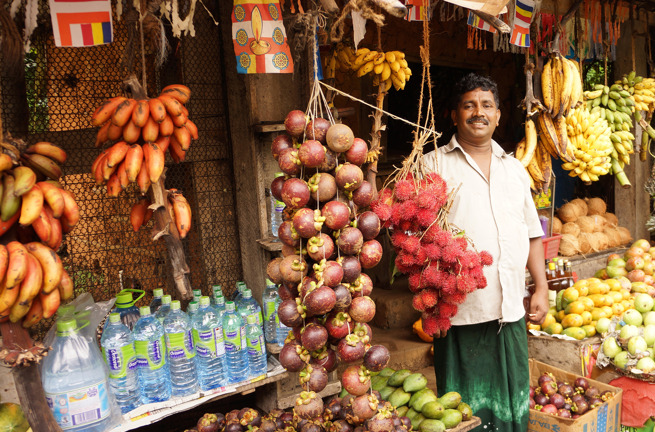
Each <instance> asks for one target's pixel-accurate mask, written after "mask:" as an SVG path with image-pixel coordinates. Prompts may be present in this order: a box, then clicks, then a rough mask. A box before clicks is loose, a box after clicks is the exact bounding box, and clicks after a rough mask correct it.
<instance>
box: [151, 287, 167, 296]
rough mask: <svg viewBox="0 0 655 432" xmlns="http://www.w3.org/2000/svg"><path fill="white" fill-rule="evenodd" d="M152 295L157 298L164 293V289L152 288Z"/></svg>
mask: <svg viewBox="0 0 655 432" xmlns="http://www.w3.org/2000/svg"><path fill="white" fill-rule="evenodd" d="M152 295H153V297H157V298H159V297H161V296H163V295H164V290H163V289H161V288H155V289H154V290H152Z"/></svg>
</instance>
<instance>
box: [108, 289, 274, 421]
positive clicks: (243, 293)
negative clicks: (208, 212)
mask: <svg viewBox="0 0 655 432" xmlns="http://www.w3.org/2000/svg"><path fill="white" fill-rule="evenodd" d="M213 293H214V294H213V296H212V299H211V300H210V298H209V297H206V296H201V295H200V291H199V290H194V300H193V301H192V302H190V304H189V307H188V308H187V312H183V311H182V310H181V309H180V302H179V301H171V297H170V296H165V295H163V292H162V291H161V290H155V292H154V293H153V294H154V299H153V301H152V303H151V306H146V307H142V308H141V309H139V310H136V311H135V310H134V309H136V308H134V309H133V310H131V311H125V310H122V311H120V313H116V314H111V315H110V319H109V321H110V322H109V324H108V325H107V326H106V328H105V331H104V332H103V335H102V338H101V346H102V349H103V353H104V357H105V361H106V363H107V366H108V367H109V386H110V388H111V390H112V393H113V394H114V395H115V397H116V401H117V403H118V405H119V406H120V408H121V411H122V412H123V413H126V412H129V411H131V410H133V409H134V408H136V407H137V406H139V405H140V404H142V403H152V402H160V401H164V400H167V399H169V398H170V397H171V396H187V395H191V394H194V393H196V392H197V391H198V390H202V391H208V390H212V389H215V388H218V387H221V386H225V385H228V384H234V383H237V382H240V381H244V380H246V379H249V378H254V377H258V376H261V375H264V374H266V368H267V360H266V345H265V342H264V335H263V331H262V314H261V308H260V307H259V304H258V303H257V301H256V300H255V299H254V298H252V292H251V291H250V290H249V289H247V288H245V284H244V285H243V286H242V287H241V289H240V290H239V292H238V294H239V295H238V296H237V297H238V298H235V299H234V301H227V302H226V301H225V299H224V297H223V294H222V290H221V288H220V286H214V287H213ZM132 307H133V306H132ZM123 313H132V314H134V313H138V314H140V317H139V318H138V319H137V320H136V321H135V324H134V326H133V328H132V329H130V328H128V326H127V325H125V322H128V323H129V322H133V321H132V320H122V319H121V315H123Z"/></svg>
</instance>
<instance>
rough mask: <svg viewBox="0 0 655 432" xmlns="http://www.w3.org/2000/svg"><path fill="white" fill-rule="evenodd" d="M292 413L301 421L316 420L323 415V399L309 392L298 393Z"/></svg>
mask: <svg viewBox="0 0 655 432" xmlns="http://www.w3.org/2000/svg"><path fill="white" fill-rule="evenodd" d="M293 412H294V414H295V415H297V416H298V417H299V418H301V419H313V418H318V417H319V416H320V415H321V414H323V399H321V398H320V397H319V396H318V395H317V394H316V393H314V392H311V391H310V392H308V391H303V392H300V395H299V396H298V398H297V399H296V404H295V406H294V407H293Z"/></svg>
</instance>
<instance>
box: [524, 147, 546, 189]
mask: <svg viewBox="0 0 655 432" xmlns="http://www.w3.org/2000/svg"><path fill="white" fill-rule="evenodd" d="M538 153H539V150H537V151H536V152H535V154H534V157H533V158H532V159H530V162H529V163H528V166H527V167H526V169H527V170H528V173H529V174H530V177H532V179H533V180H534V181H535V183H543V182H544V181H545V180H546V179H545V178H544V174H543V173H542V172H541V168H540V167H539V159H540V157H539V154H538Z"/></svg>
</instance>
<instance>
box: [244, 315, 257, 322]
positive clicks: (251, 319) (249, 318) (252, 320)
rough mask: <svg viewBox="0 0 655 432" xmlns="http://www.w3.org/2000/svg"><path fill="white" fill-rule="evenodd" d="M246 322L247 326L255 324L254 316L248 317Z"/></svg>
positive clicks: (255, 318)
mask: <svg viewBox="0 0 655 432" xmlns="http://www.w3.org/2000/svg"><path fill="white" fill-rule="evenodd" d="M246 322H247V323H248V324H255V323H256V322H257V317H255V316H254V315H248V316H247V317H246Z"/></svg>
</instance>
